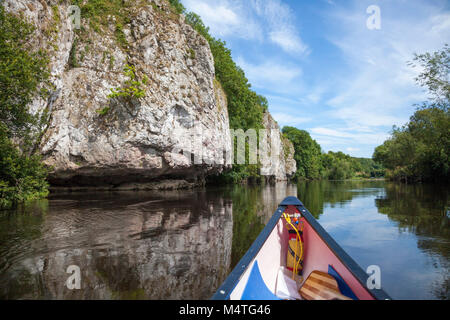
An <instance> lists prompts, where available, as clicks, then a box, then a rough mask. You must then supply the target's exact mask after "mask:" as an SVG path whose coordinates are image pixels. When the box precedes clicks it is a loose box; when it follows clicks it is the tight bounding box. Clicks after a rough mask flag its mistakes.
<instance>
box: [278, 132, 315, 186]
mask: <svg viewBox="0 0 450 320" xmlns="http://www.w3.org/2000/svg"><path fill="white" fill-rule="evenodd" d="M283 134H284V135H285V136H286V137H287V138H288V139H289V140H290V141H291V142H292V143H293V144H294V149H295V155H294V159H295V161H296V162H297V172H296V174H295V178H307V179H318V178H320V156H321V148H320V145H319V144H318V143H317V142H316V141H315V140H313V139H312V138H311V136H310V135H309V133H308V132H306V131H304V130H299V129H297V128H294V127H284V128H283Z"/></svg>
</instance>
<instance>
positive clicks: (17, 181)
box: [0, 131, 48, 208]
mask: <svg viewBox="0 0 450 320" xmlns="http://www.w3.org/2000/svg"><path fill="white" fill-rule="evenodd" d="M46 176H47V170H46V168H45V167H44V165H43V164H42V163H41V162H40V158H39V157H38V156H27V155H26V154H24V153H21V152H20V151H19V150H18V149H17V147H16V146H14V145H13V144H12V143H11V140H10V139H9V138H8V136H7V134H6V132H4V131H1V132H0V208H9V207H11V206H14V205H17V204H18V203H21V202H26V201H29V200H33V199H38V198H42V197H46V196H47V194H48V184H47V182H46V180H45V179H46Z"/></svg>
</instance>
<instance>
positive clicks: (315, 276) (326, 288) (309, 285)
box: [299, 271, 353, 300]
mask: <svg viewBox="0 0 450 320" xmlns="http://www.w3.org/2000/svg"><path fill="white" fill-rule="evenodd" d="M299 292H300V295H301V296H302V298H303V299H305V300H353V299H351V298H349V297H347V296H344V295H343V294H341V292H340V291H339V286H338V284H337V281H336V279H335V278H334V277H333V276H331V275H329V274H328V273H325V272H321V271H313V272H311V274H310V275H309V277H308V279H306V281H305V283H304V284H303V286H302V287H301V289H300V291H299Z"/></svg>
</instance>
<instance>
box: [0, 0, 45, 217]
mask: <svg viewBox="0 0 450 320" xmlns="http://www.w3.org/2000/svg"><path fill="white" fill-rule="evenodd" d="M33 31H34V28H33V27H32V26H31V25H30V24H28V23H26V22H24V21H23V19H22V18H21V17H17V16H15V15H12V14H10V13H7V12H5V10H4V8H3V6H1V5H0V92H1V94H0V208H5V207H10V206H13V205H16V204H18V203H20V202H24V201H28V200H31V199H36V198H40V197H44V196H46V195H47V193H48V191H47V188H48V185H47V182H46V180H45V179H46V174H47V171H46V169H45V168H44V166H43V165H42V164H41V163H40V160H39V157H37V156H34V155H30V154H31V150H32V148H33V145H32V144H33V140H34V134H36V133H35V132H34V134H33V130H36V129H38V128H39V125H41V119H40V118H39V117H38V116H37V115H33V114H31V113H30V112H29V111H28V105H29V104H30V103H31V102H32V99H33V97H34V96H35V95H36V94H41V95H42V96H43V97H44V98H45V97H46V91H45V86H42V90H39V85H40V84H41V83H43V84H48V82H47V81H48V77H49V72H48V66H47V64H48V59H47V57H46V54H45V52H43V51H42V50H41V51H37V52H33V51H31V50H30V48H29V47H28V46H27V42H28V41H29V38H30V37H31V35H32V33H33ZM37 134H38V135H39V133H37ZM12 139H14V141H15V143H14V144H13V142H12ZM18 143H20V144H21V145H20V147H21V148H20V149H19V148H18V147H17V144H18Z"/></svg>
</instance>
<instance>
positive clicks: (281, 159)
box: [261, 112, 297, 181]
mask: <svg viewBox="0 0 450 320" xmlns="http://www.w3.org/2000/svg"><path fill="white" fill-rule="evenodd" d="M263 126H264V129H265V130H266V132H267V137H266V142H265V143H266V144H267V152H268V157H267V158H262V159H261V160H262V161H261V165H262V166H261V173H262V174H263V175H264V176H265V177H266V180H269V181H285V180H287V179H289V178H291V177H292V176H293V175H294V174H295V171H296V170H297V165H296V162H295V160H294V152H295V150H294V146H293V144H292V142H291V141H289V139H287V138H286V137H284V136H283V135H282V133H281V132H280V127H279V125H278V124H277V122H276V121H275V120H274V119H273V118H272V116H271V115H270V113H268V112H266V113H264V115H263Z"/></svg>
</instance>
